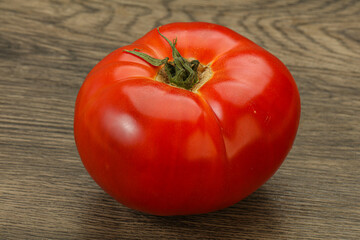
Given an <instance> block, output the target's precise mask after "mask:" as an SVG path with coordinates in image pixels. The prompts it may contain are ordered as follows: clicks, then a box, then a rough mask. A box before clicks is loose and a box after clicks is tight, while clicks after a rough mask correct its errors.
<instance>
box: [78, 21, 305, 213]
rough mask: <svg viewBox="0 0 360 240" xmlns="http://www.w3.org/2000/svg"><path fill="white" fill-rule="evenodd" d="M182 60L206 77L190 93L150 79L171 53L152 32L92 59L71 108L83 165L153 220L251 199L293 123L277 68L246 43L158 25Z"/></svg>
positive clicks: (288, 87) (183, 26)
mask: <svg viewBox="0 0 360 240" xmlns="http://www.w3.org/2000/svg"><path fill="white" fill-rule="evenodd" d="M160 31H161V33H162V34H164V35H165V36H166V37H167V38H168V39H175V38H177V45H176V47H177V49H178V50H179V52H180V53H181V54H182V56H183V57H185V58H195V59H197V60H199V61H200V62H201V63H202V64H204V65H209V66H210V67H211V69H212V72H213V75H212V77H211V79H210V80H209V81H208V82H206V83H205V84H204V85H203V86H202V87H201V88H200V89H199V90H198V91H197V92H191V91H188V90H185V89H180V88H176V87H173V86H170V85H167V84H165V83H161V82H158V81H154V78H155V76H156V74H157V72H158V71H159V69H160V67H154V66H151V65H150V64H148V63H146V62H145V61H144V60H142V59H140V58H139V57H136V56H134V55H132V54H129V53H126V52H124V50H125V49H127V50H133V49H135V48H137V49H140V50H141V51H142V52H144V53H147V54H149V55H151V56H153V57H156V58H160V59H162V58H165V57H171V48H170V46H168V44H167V43H166V41H165V40H164V39H163V38H162V37H161V36H160V35H159V34H158V32H157V31H156V29H154V30H152V31H150V32H149V33H147V34H146V35H145V36H144V37H142V38H140V39H139V40H137V41H135V42H134V43H133V44H131V45H129V46H125V47H122V48H120V49H118V50H116V51H114V52H113V53H111V54H109V55H108V56H107V57H105V58H104V59H103V60H102V61H100V62H99V63H98V64H97V65H96V66H95V67H94V69H93V70H92V71H91V72H90V73H89V75H88V76H87V78H86V80H85V82H84V84H83V86H82V87H81V89H80V91H79V94H78V97H77V100H76V106H75V119H74V134H75V141H76V145H77V148H78V151H79V154H80V157H81V159H82V161H83V164H84V166H85V167H86V169H87V171H88V172H89V173H90V175H91V176H92V177H93V178H94V180H95V181H96V182H97V183H98V184H99V185H100V186H101V187H102V188H103V189H104V190H105V191H106V192H108V193H109V194H110V195H111V196H112V197H114V198H115V199H116V200H118V201H119V202H120V203H122V204H124V205H126V206H128V207H130V208H133V209H137V210H140V211H143V212H147V213H151V214H155V215H185V214H198V213H206V212H209V211H214V210H218V209H221V208H224V207H227V206H230V205H232V204H234V203H236V202H238V201H240V200H241V199H243V198H244V197H246V196H247V195H249V194H251V193H252V192H253V191H255V190H256V189H257V188H259V187H260V186H261V185H262V184H263V183H265V182H266V181H267V180H268V179H269V178H270V177H271V176H272V175H273V174H274V173H275V172H276V170H277V169H278V168H279V167H280V165H281V164H282V162H283V161H284V159H285V157H286V155H287V154H288V152H289V151H290V149H291V147H292V144H293V141H294V139H295V136H296V132H297V128H298V124H299V118H300V97H299V93H298V89H297V87H296V84H295V81H294V79H293V78H292V76H291V74H290V72H289V71H288V70H287V68H286V67H285V65H284V64H282V63H281V62H280V61H279V60H278V59H277V58H276V57H274V56H273V55H271V54H270V53H269V52H267V51H265V50H264V49H262V48H261V47H259V46H257V45H256V44H254V43H253V42H251V41H250V40H248V39H246V38H244V37H242V36H241V35H239V34H237V33H235V32H233V31H232V30H230V29H228V28H225V27H223V26H219V25H215V24H210V23H201V22H196V23H172V24H167V25H164V26H162V27H160Z"/></svg>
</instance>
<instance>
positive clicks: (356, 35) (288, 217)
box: [0, 0, 360, 239]
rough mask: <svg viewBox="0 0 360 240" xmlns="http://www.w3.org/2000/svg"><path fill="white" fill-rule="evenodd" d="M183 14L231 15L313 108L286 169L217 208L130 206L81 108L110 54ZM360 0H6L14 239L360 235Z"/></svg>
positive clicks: (0, 39)
mask: <svg viewBox="0 0 360 240" xmlns="http://www.w3.org/2000/svg"><path fill="white" fill-rule="evenodd" d="M175 21H207V22H213V23H218V24H222V25H224V26H227V27H229V28H232V29H233V30H235V31H237V32H239V33H241V34H243V35H244V36H246V37H248V38H250V39H252V40H253V41H255V42H256V43H258V44H259V45H261V46H263V47H264V48H266V49H267V50H269V51H270V52H272V53H273V54H275V55H276V56H278V57H279V58H280V59H281V60H282V61H283V62H284V63H285V64H286V65H287V66H288V68H289V69H290V71H291V72H292V74H293V76H294V78H295V79H296V82H297V84H298V87H299V90H300V95H301V101H302V116H301V122H300V128H299V132H298V136H297V139H296V141H295V144H294V147H293V149H292V151H291V153H290V154H289V156H288V157H287V160H286V161H285V163H284V164H283V165H282V167H281V168H280V170H279V171H278V172H277V173H276V174H275V176H274V177H273V178H272V179H271V180H270V181H268V182H267V183H266V184H265V185H264V186H262V187H261V188H260V189H259V190H258V191H256V192H255V193H254V194H252V195H251V196H249V197H248V198H246V199H245V200H243V201H241V202H240V203H238V204H236V205H234V206H232V207H230V208H227V209H224V210H221V211H218V212H214V213H210V214H204V215H197V216H185V217H156V216H151V215H146V214H142V213H139V212H136V211H133V210H130V209H128V208H126V207H124V206H121V205H120V204H118V203H117V202H115V201H114V200H113V199H112V198H111V197H109V196H108V195H107V194H106V193H104V192H103V191H102V190H101V189H100V188H99V187H98V186H97V185H96V184H95V183H94V182H93V180H92V179H91V178H90V176H89V175H88V174H87V172H86V171H85V169H84V167H83V165H82V163H81V161H80V159H79V156H78V154H77V151H76V147H75V144H74V139H73V129H72V124H73V109H74V103H75V99H76V95H77V92H78V90H79V88H80V86H81V84H82V81H83V79H84V78H85V76H86V74H87V73H88V72H89V71H90V70H91V68H92V67H93V66H94V65H95V64H96V63H97V62H98V61H99V60H100V59H101V58H103V57H104V56H105V55H107V54H108V53H110V52H111V51H113V50H115V49H116V48H118V47H121V46H123V45H127V44H129V43H131V42H132V41H134V40H136V39H137V38H139V37H141V36H142V35H143V34H144V33H146V32H147V31H149V30H150V29H152V28H154V27H157V26H159V25H161V24H166V23H169V22H175ZM359 22H360V1H357V0H324V1H299V0H289V1H272V0H267V1H263V0H257V1H236V0H222V1H207V0H185V1H180V0H177V1H173V0H172V1H170V0H169V1H166V0H163V1H160V0H156V1H147V0H139V1H134V0H123V1H100V0H91V1H77V0H74V1H57V0H48V1H40V0H37V1H36V0H35V1H25V0H14V1H10V0H8V1H0V239H360V203H359V199H360V174H359V171H360V158H359V155H360V124H359V123H360V44H359V43H360V25H359Z"/></svg>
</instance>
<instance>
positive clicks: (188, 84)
mask: <svg viewBox="0 0 360 240" xmlns="http://www.w3.org/2000/svg"><path fill="white" fill-rule="evenodd" d="M157 30H158V32H159V34H160V36H161V37H163V38H164V39H165V40H166V41H167V42H168V43H169V45H170V47H171V49H172V56H173V61H169V58H168V57H166V58H164V59H157V58H153V57H151V56H149V55H147V54H145V53H142V52H138V51H136V49H134V50H133V51H128V50H124V51H125V52H128V53H131V54H134V55H136V56H138V57H140V58H142V59H143V60H145V61H146V62H148V63H150V64H151V65H153V66H157V67H158V66H161V65H163V64H165V65H164V68H165V73H166V75H167V78H168V81H169V83H171V84H175V85H176V86H178V87H181V88H185V89H187V90H189V89H191V88H192V87H193V86H194V85H195V84H196V83H197V82H198V81H199V79H198V76H197V68H198V66H199V64H200V62H199V61H198V60H193V61H191V62H189V61H188V60H186V59H185V58H183V57H182V56H181V54H180V53H179V51H178V50H177V49H176V47H175V45H176V42H177V39H174V40H173V42H171V41H170V40H169V39H167V38H166V37H165V36H164V35H162V34H161V33H160V31H159V28H158V29H157Z"/></svg>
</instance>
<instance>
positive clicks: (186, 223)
mask: <svg viewBox="0 0 360 240" xmlns="http://www.w3.org/2000/svg"><path fill="white" fill-rule="evenodd" d="M86 204H89V205H88V208H87V209H88V211H87V213H86V215H87V216H86V217H84V218H82V219H83V222H82V224H81V225H82V228H83V229H82V230H83V233H82V234H81V235H82V236H83V237H85V238H88V237H95V238H101V239H122V238H134V239H148V238H156V239H170V238H180V239H185V238H195V239H209V238H210V239H226V238H234V237H240V238H246V239H257V238H260V237H271V236H274V235H276V236H279V235H281V234H282V233H283V232H284V231H281V229H280V228H281V222H282V221H283V216H281V215H282V213H281V206H280V202H278V201H277V200H276V199H274V195H273V193H269V191H267V190H266V185H265V186H263V187H261V188H260V189H258V190H257V191H256V192H254V193H253V194H251V195H250V196H248V197H247V198H246V199H244V200H242V201H240V202H239V203H237V204H235V205H233V206H231V207H228V208H225V209H223V210H219V211H216V212H211V213H207V214H200V215H189V216H170V217H162V216H154V215H149V214H144V213H141V212H138V211H135V210H132V209H129V208H127V207H125V206H122V205H121V204H119V203H117V202H116V201H115V200H113V199H112V198H111V197H110V196H109V195H107V194H106V193H105V192H103V191H99V192H97V193H96V195H95V196H92V197H91V198H89V199H88V202H87V203H86Z"/></svg>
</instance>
